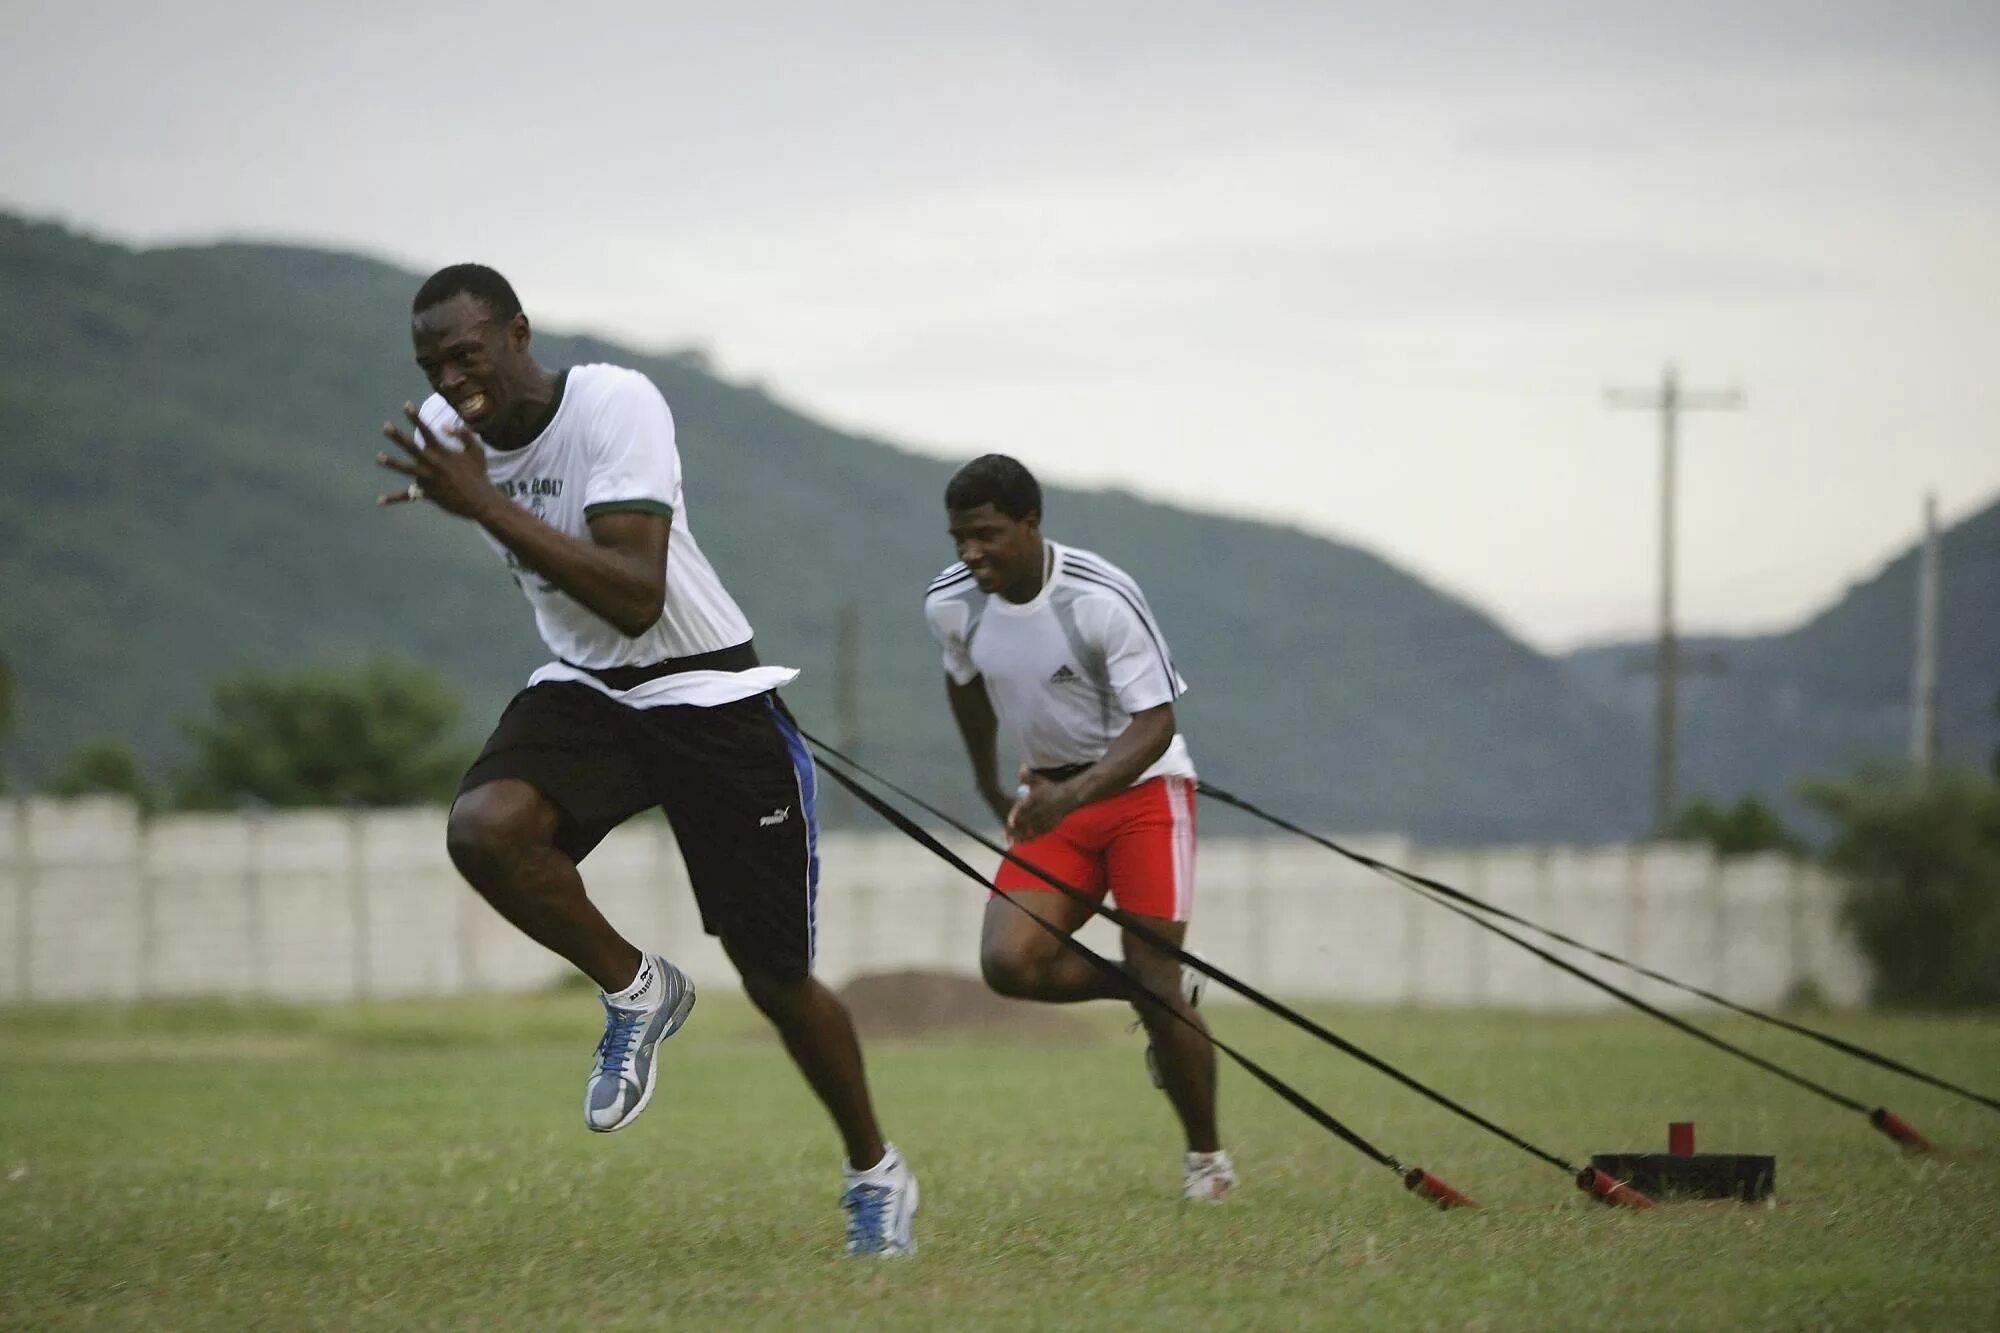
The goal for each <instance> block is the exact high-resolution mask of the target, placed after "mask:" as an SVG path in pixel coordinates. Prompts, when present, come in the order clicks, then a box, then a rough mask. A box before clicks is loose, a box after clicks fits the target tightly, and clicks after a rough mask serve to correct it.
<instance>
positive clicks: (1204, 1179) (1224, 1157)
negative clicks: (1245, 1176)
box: [1181, 1150, 1236, 1203]
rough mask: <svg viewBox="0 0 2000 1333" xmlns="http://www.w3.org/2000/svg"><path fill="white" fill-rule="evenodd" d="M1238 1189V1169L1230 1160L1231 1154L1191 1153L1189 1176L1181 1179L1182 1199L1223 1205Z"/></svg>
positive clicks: (1188, 1164)
mask: <svg viewBox="0 0 2000 1333" xmlns="http://www.w3.org/2000/svg"><path fill="white" fill-rule="evenodd" d="M1235 1188H1236V1167H1235V1165H1234V1164H1233V1163H1231V1162H1230V1160H1229V1154H1228V1153H1226V1152H1222V1151H1219V1150H1218V1151H1216V1152H1191V1153H1189V1154H1188V1155H1187V1174H1186V1175H1184V1176H1183V1177H1182V1178H1181V1197H1182V1198H1183V1199H1191V1200H1193V1201H1195V1202H1197V1203H1221V1202H1222V1201H1223V1200H1224V1199H1226V1198H1228V1197H1229V1192H1230V1191H1231V1190H1233V1189H1235Z"/></svg>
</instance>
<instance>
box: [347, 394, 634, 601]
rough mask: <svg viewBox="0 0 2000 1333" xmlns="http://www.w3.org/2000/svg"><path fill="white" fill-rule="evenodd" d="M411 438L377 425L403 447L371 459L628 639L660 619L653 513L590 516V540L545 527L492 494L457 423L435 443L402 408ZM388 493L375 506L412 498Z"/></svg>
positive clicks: (467, 434) (477, 453)
mask: <svg viewBox="0 0 2000 1333" xmlns="http://www.w3.org/2000/svg"><path fill="white" fill-rule="evenodd" d="M403 415H404V416H406V417H408V418H409V420H410V424H411V425H412V426H413V427H415V429H416V433H417V439H416V440H412V439H411V438H410V437H409V436H408V435H405V434H404V433H403V432H402V431H400V430H398V429H397V428H396V427H395V426H393V425H390V424H388V423H386V422H385V423H384V424H383V426H382V433H383V435H385V436H386V437H388V439H389V440H390V441H391V442H392V443H394V444H395V445H397V446H398V447H399V448H400V449H401V450H402V452H403V454H404V457H403V458H401V459H398V458H393V457H391V456H390V455H388V454H377V455H376V456H375V461H376V462H378V463H380V464H381V465H382V466H383V467H386V468H388V469H389V470H390V471H392V472H397V473H401V474H402V475H403V476H406V477H410V478H412V479H414V480H415V481H416V483H417V485H418V486H419V487H420V488H421V490H420V491H419V492H418V493H417V494H421V495H422V497H423V498H424V499H426V500H429V501H430V502H431V503H433V504H435V505H436V506H437V507H438V508H440V509H442V510H444V511H445V512H446V513H449V514H456V515H458V516H459V517H460V518H469V519H471V520H472V521H473V522H475V523H477V524H478V525H479V526H480V527H482V528H485V529H486V530H487V531H488V532H490V533H492V534H493V536H494V537H495V538H496V539H497V540H498V541H499V542H500V544H501V545H503V546H505V547H506V548H507V549H508V550H510V551H512V552H513V553H514V554H515V555H516V556H518V557H519V558H520V560H521V562H522V563H523V564H525V565H527V566H528V567H529V568H530V569H532V570H534V571H535V572H536V573H537V574H540V575H541V576H542V577H543V578H545V579H547V580H548V581H549V582H551V583H553V584H555V585H556V587H558V588H561V589H562V590H563V591H564V592H566V593H568V594H569V595H570V596H571V597H574V598H575V599H576V600H577V601H579V602H581V603H583V605H585V606H586V607H589V608H590V609H591V610H592V611H594V612H596V613H597V614H598V615H600V616H602V617H604V619H605V620H606V621H608V622H610V624H611V625H612V626H613V627H615V628H616V629H617V630H618V631H619V632H620V633H621V634H624V635H626V636H627V637H629V638H634V639H636V638H638V637H639V636H640V635H641V634H644V633H645V632H646V631H647V630H649V629H651V628H652V627H653V623H654V622H655V621H657V620H658V619H659V618H660V612H661V610H662V609H663V608H664V607H665V606H666V600H667V538H668V535H669V534H670V533H671V532H672V530H673V521H672V520H671V519H669V518H666V517H664V516H662V515H659V514H648V513H625V512H620V513H609V514H600V515H599V516H598V517H596V518H593V519H591V520H590V540H589V541H585V540H583V539H582V538H580V537H572V536H570V535H569V534H568V533H566V532H560V531H558V530H557V529H555V528H553V527H551V526H549V524H548V523H546V522H544V521H543V520H542V519H540V518H537V517H536V516H535V515H534V514H533V513H531V512H530V511H528V510H527V509H525V508H523V507H522V506H520V505H517V504H515V503H514V502H513V501H512V500H510V499H508V498H507V497H506V496H505V495H503V494H501V493H500V488H499V487H497V486H495V485H494V484H493V482H492V479H491V478H490V477H488V476H487V473H486V451H485V450H484V449H482V448H480V446H479V441H478V439H477V438H476V437H475V436H474V435H473V434H472V432H471V431H470V430H467V429H466V428H464V427H463V426H460V427H457V428H455V429H454V430H453V431H452V434H453V435H454V436H455V437H456V438H457V439H458V441H459V444H460V446H461V447H459V448H456V449H453V448H451V447H449V446H447V445H445V444H443V443H442V442H441V441H439V439H438V437H437V435H436V434H435V433H434V432H433V431H432V430H431V428H430V426H429V425H428V424H426V423H425V422H424V420H423V419H422V418H421V417H420V416H418V415H417V410H416V408H415V407H413V406H411V405H410V404H408V403H405V404H404V405H403ZM415 498H416V494H409V495H406V494H405V493H403V492H396V491H392V492H390V493H389V494H387V495H384V496H383V497H382V498H381V501H380V503H383V504H394V503H399V502H401V501H404V500H406V499H415Z"/></svg>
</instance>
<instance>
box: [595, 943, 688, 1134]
mask: <svg viewBox="0 0 2000 1333" xmlns="http://www.w3.org/2000/svg"><path fill="white" fill-rule="evenodd" d="M648 969H651V976H650V977H649V976H648V973H647V970H648ZM642 982H650V985H648V986H642V985H641V983H642ZM632 987H636V988H638V989H639V993H640V996H641V997H642V1000H644V1001H648V1002H647V1003H641V1004H639V1005H633V1006H627V1005H622V1004H613V1003H612V1002H611V997H610V996H608V995H599V996H598V1000H599V1002H600V1003H601V1004H603V1006H604V1036H603V1037H601V1038H600V1039H599V1040H598V1043H597V1063H596V1064H594V1065H593V1066H591V1070H590V1081H589V1082H588V1083H586V1084H584V1088H583V1123H584V1124H586V1125H588V1126H589V1127H590V1128H591V1129H593V1130H595V1131H596V1132H597V1133H599V1134H609V1133H611V1132H612V1131H613V1130H619V1129H623V1128H625V1126H627V1125H629V1124H631V1123H632V1122H633V1120H635V1119H637V1118H638V1115H639V1112H641V1111H643V1110H645V1109H646V1103H647V1102H649V1101H651V1100H652V1099H653V1084H654V1082H655V1081H657V1080H658V1078H659V1075H660V1067H659V1064H658V1063H657V1062H656V1061H655V1060H654V1058H653V1052H654V1051H655V1049H657V1048H658V1046H659V1044H660V1043H661V1042H663V1041H665V1040H666V1039H667V1038H668V1037H671V1036H673V1035H674V1034H675V1033H676V1032H679V1031H680V1030H681V1024H683V1023H685V1022H687V1016H688V1013H689V1012H690V1011H691V1010H693V1008H694V983H693V982H692V981H690V980H688V977H687V973H685V972H683V971H681V970H680V969H679V968H677V967H675V966H674V965H673V964H672V963H670V962H668V961H667V960H666V959H664V958H662V957H660V956H659V955H658V954H651V953H649V954H647V955H645V956H644V957H643V958H641V959H640V960H639V975H638V976H636V977H634V978H633V980H632ZM627 989H628V990H629V989H631V987H628V988H627Z"/></svg>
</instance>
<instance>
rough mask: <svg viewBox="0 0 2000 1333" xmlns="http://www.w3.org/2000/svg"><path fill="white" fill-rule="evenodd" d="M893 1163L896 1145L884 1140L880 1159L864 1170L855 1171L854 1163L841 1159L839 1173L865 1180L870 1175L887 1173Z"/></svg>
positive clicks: (894, 1161) (853, 1178)
mask: <svg viewBox="0 0 2000 1333" xmlns="http://www.w3.org/2000/svg"><path fill="white" fill-rule="evenodd" d="M895 1164H896V1145H895V1144H893V1143H888V1142H884V1143H883V1145H882V1160H881V1161H879V1162H877V1163H875V1165H873V1166H871V1167H869V1168H868V1169H867V1170H866V1171H856V1170H855V1169H854V1163H852V1162H849V1161H842V1162H841V1164H840V1170H841V1174H843V1175H845V1176H846V1177H847V1178H848V1179H849V1180H867V1179H868V1178H870V1177H872V1176H883V1175H887V1174H888V1173H889V1169H890V1168H891V1167H893V1166H894V1165H895Z"/></svg>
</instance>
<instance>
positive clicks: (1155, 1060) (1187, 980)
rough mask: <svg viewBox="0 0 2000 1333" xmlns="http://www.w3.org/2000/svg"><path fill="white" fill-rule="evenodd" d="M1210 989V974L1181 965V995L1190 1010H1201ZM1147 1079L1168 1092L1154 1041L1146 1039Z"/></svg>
mask: <svg viewBox="0 0 2000 1333" xmlns="http://www.w3.org/2000/svg"><path fill="white" fill-rule="evenodd" d="M1207 989H1208V974H1207V973H1205V972H1197V971H1195V970H1194V969H1193V968H1191V967H1189V966H1188V965H1187V964H1186V963H1182V964H1181V995H1182V997H1183V998H1185V999H1186V1000H1187V1002H1188V1008H1190V1009H1199V1008H1201V997H1202V992H1204V991H1206V990H1207ZM1146 1077H1147V1078H1150V1079H1152V1080H1153V1086H1154V1087H1156V1088H1158V1089H1159V1090H1160V1091H1161V1092H1165V1091H1166V1090H1167V1080H1166V1079H1164V1078H1162V1077H1161V1076H1160V1057H1159V1056H1158V1054H1156V1053H1155V1052H1154V1050H1153V1039H1152V1038H1151V1037H1148V1038H1146Z"/></svg>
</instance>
